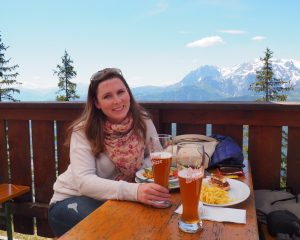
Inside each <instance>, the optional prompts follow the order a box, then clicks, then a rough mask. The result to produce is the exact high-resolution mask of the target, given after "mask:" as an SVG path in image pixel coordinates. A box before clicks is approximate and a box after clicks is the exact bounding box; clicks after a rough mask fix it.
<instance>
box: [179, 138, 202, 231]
mask: <svg viewBox="0 0 300 240" xmlns="http://www.w3.org/2000/svg"><path fill="white" fill-rule="evenodd" d="M204 154H205V153H204V146H203V145H202V144H201V143H197V142H182V143H179V144H178V145H177V168H178V177H179V186H180V195H181V201H182V207H183V212H182V215H181V217H180V219H179V222H178V226H179V229H180V230H182V231H184V232H188V233H195V232H197V231H199V230H201V229H202V221H201V219H200V217H199V215H198V206H199V199H200V193H201V185H202V179H203V175H204Z"/></svg>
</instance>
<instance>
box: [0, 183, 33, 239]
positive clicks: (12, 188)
mask: <svg viewBox="0 0 300 240" xmlns="http://www.w3.org/2000/svg"><path fill="white" fill-rule="evenodd" d="M29 190H30V188H29V187H28V186H22V185H13V184H0V204H3V206H4V212H5V218H6V231H7V238H8V240H12V239H13V230H12V218H11V208H10V204H9V201H11V200H13V199H14V198H16V197H19V196H21V195H23V194H24V193H27V192H29Z"/></svg>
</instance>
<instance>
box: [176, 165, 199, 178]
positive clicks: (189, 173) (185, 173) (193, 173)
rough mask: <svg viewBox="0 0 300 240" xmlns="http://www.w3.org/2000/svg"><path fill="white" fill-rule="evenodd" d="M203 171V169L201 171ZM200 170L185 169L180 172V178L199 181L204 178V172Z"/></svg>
mask: <svg viewBox="0 0 300 240" xmlns="http://www.w3.org/2000/svg"><path fill="white" fill-rule="evenodd" d="M201 170H202V169H201ZM201 170H200V169H192V168H190V167H189V168H184V169H181V170H180V171H178V177H181V178H185V179H198V178H200V177H203V172H202V171H201Z"/></svg>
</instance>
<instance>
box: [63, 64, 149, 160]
mask: <svg viewBox="0 0 300 240" xmlns="http://www.w3.org/2000/svg"><path fill="white" fill-rule="evenodd" d="M112 78H119V79H120V80H121V81H122V82H123V83H124V85H125V87H126V89H127V91H128V93H129V96H130V107H129V113H131V116H132V118H133V131H134V132H135V133H136V134H138V135H139V136H140V137H141V139H143V140H144V141H146V131H147V129H146V124H145V121H144V119H147V118H149V114H148V113H147V112H146V110H145V109H144V108H143V107H142V106H141V105H139V104H138V103H137V102H136V101H135V99H134V97H133V95H132V92H131V90H130V88H129V86H128V84H127V82H126V80H125V78H124V77H123V75H122V72H121V70H119V69H116V68H105V69H103V70H101V71H98V72H97V73H95V74H93V76H92V77H91V82H90V85H89V89H88V95H87V102H86V104H85V108H84V110H83V113H82V115H81V116H80V117H79V118H78V119H76V120H75V121H74V122H73V123H72V124H71V126H70V127H69V128H68V130H67V141H66V144H67V145H68V146H70V141H71V135H72V132H73V131H79V130H81V129H83V130H84V133H85V135H86V137H87V139H88V140H89V141H90V144H91V149H92V153H93V154H94V156H95V157H97V156H99V154H100V153H102V152H104V150H105V146H104V138H105V133H104V122H105V121H106V115H105V114H104V113H103V112H102V110H101V109H98V108H96V106H95V102H96V101H97V89H98V85H99V84H100V83H101V82H103V81H109V80H111V79H112Z"/></svg>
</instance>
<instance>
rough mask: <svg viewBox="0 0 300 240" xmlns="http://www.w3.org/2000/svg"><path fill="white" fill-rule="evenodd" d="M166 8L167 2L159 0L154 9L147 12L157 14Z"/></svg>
mask: <svg viewBox="0 0 300 240" xmlns="http://www.w3.org/2000/svg"><path fill="white" fill-rule="evenodd" d="M167 8H168V4H167V3H166V2H163V1H160V2H158V3H157V4H156V6H155V7H154V9H152V10H150V11H149V12H148V14H149V15H151V16H153V15H157V14H160V13H162V12H164V11H166V10H167Z"/></svg>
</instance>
